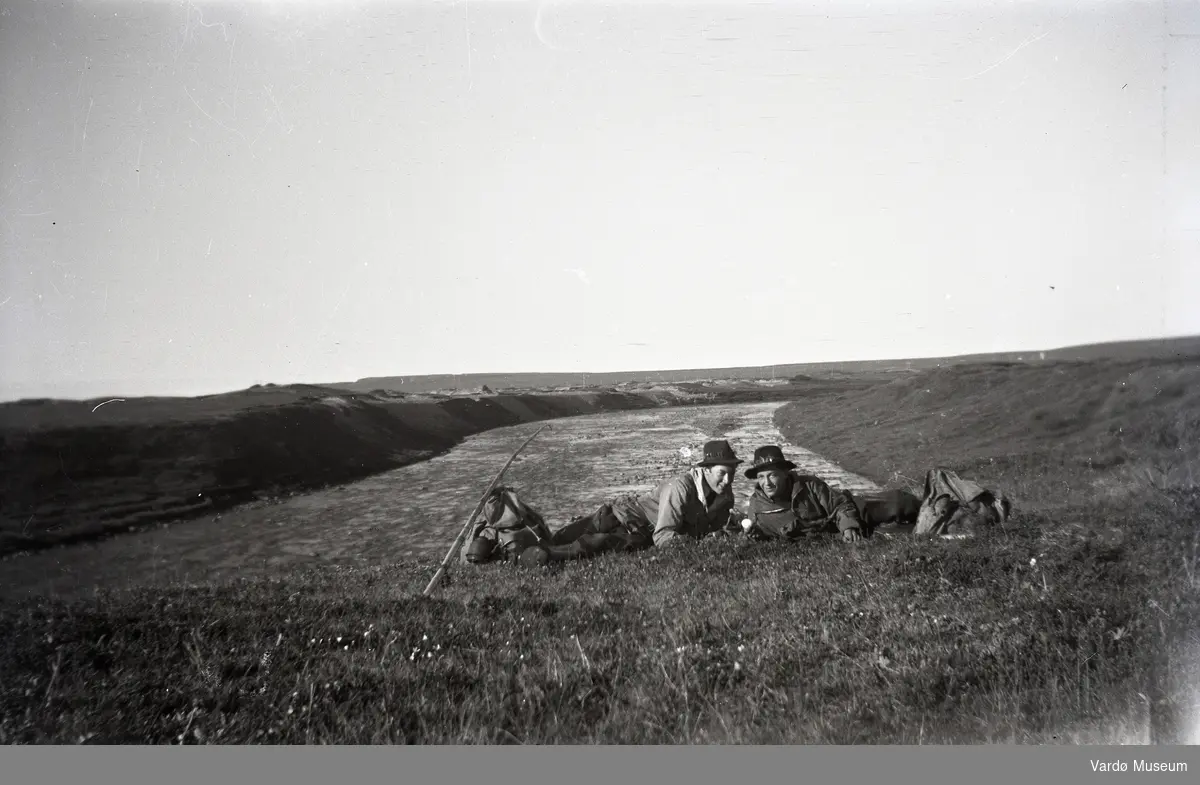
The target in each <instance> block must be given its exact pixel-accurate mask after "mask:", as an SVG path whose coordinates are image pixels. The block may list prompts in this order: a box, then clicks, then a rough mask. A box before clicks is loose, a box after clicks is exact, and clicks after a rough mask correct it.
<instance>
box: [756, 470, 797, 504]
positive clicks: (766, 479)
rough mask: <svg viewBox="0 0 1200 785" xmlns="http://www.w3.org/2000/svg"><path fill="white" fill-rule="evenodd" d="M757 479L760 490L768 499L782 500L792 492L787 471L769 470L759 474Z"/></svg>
mask: <svg viewBox="0 0 1200 785" xmlns="http://www.w3.org/2000/svg"><path fill="white" fill-rule="evenodd" d="M755 479H756V480H758V487H759V489H760V490H761V491H762V492H763V493H765V494H766V495H767V498H768V499H782V498H784V497H786V496H787V494H788V491H789V490H790V487H789V486H790V485H791V483H790V482H789V481H788V471H787V469H767V470H765V471H761V472H759V473H758V476H757V477H756V478H755Z"/></svg>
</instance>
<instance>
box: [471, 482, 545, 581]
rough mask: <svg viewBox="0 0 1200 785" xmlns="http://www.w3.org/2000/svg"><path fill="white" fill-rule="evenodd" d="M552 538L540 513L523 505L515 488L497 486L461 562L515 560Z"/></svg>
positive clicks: (478, 562) (474, 528) (477, 522)
mask: <svg viewBox="0 0 1200 785" xmlns="http://www.w3.org/2000/svg"><path fill="white" fill-rule="evenodd" d="M551 536H552V535H551V532H550V527H549V526H547V525H546V519H545V518H544V517H542V514H541V513H540V512H538V511H537V510H536V509H534V508H533V507H531V506H529V505H528V504H526V503H525V502H524V501H522V500H521V497H520V496H519V495H518V494H517V491H516V490H515V489H514V488H511V487H509V486H505V485H501V486H497V487H496V488H494V489H492V492H491V493H489V494H488V497H487V499H486V500H485V501H484V503H483V507H482V509H481V510H480V512H479V517H477V518H476V519H475V521H474V523H473V524H472V526H471V533H470V535H468V537H467V541H466V542H465V543H464V544H463V547H462V550H461V551H460V553H459V561H460V562H468V563H470V564H482V563H484V562H489V561H493V560H494V559H497V558H503V559H506V560H511V559H514V558H516V557H517V556H518V555H520V553H521V551H523V550H525V549H526V548H528V547H530V546H531V545H538V544H543V543H549V541H550V538H551Z"/></svg>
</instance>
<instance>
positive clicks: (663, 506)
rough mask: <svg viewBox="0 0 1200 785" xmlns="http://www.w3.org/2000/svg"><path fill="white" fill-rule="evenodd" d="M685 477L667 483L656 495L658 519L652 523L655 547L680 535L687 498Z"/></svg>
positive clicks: (686, 479) (686, 480)
mask: <svg viewBox="0 0 1200 785" xmlns="http://www.w3.org/2000/svg"><path fill="white" fill-rule="evenodd" d="M688 479H689V478H687V477H681V478H679V479H676V480H675V481H674V482H669V483H667V484H666V485H665V486H664V487H663V489H662V492H661V493H660V494H659V496H658V521H657V522H656V523H655V524H654V545H655V547H658V546H661V545H666V544H667V543H669V542H671V541H672V540H674V539H675V538H676V537H680V536H682V535H681V534H680V531H679V530H680V529H681V528H682V527H683V525H684V517H683V505H684V501H685V500H686V499H687V488H688Z"/></svg>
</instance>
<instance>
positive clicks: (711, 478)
mask: <svg viewBox="0 0 1200 785" xmlns="http://www.w3.org/2000/svg"><path fill="white" fill-rule="evenodd" d="M704 481H705V482H707V483H708V487H709V488H712V489H713V490H714V491H716V492H717V493H724V492H725V490H726V489H727V488H729V486H730V485H732V484H733V469H731V468H729V467H728V466H706V467H705V468H704Z"/></svg>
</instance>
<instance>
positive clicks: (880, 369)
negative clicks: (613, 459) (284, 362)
mask: <svg viewBox="0 0 1200 785" xmlns="http://www.w3.org/2000/svg"><path fill="white" fill-rule="evenodd" d="M1187 357H1196V358H1198V359H1200V336H1195V335H1193V336H1185V337H1174V338H1152V339H1145V340H1136V341H1114V342H1110V343H1091V344H1079V345H1076V346H1066V347H1060V348H1057V349H1031V350H1028V351H1014V352H991V353H983V354H963V355H956V356H950V357H914V358H907V359H895V360H849V361H845V362H824V363H793V364H786V365H785V364H779V365H758V366H743V367H736V368H695V369H682V370H670V371H611V372H607V373H583V372H570V373H522V372H515V373H464V374H433V375H427V376H369V377H366V378H363V379H359V380H358V381H354V382H334V383H328V384H323V385H321V386H322V387H332V388H335V389H340V390H350V391H354V392H371V391H372V390H394V391H398V392H408V393H423V392H432V391H435V390H453V389H458V390H471V389H473V390H478V389H480V388H481V387H483V386H484V385H486V386H487V387H489V388H491V389H493V390H495V389H513V388H522V389H531V388H551V389H552V388H555V387H576V388H577V387H582V386H589V385H591V386H611V385H615V384H621V383H623V382H651V383H662V384H669V383H678V382H687V381H696V380H699V379H770V378H776V379H788V378H791V377H793V376H796V375H797V374H804V375H806V376H812V377H813V378H818V379H819V378H829V377H831V376H834V377H836V376H840V375H842V374H862V373H872V372H877V373H895V372H898V371H919V370H924V369H926V368H935V367H937V366H941V365H961V364H965V363H1040V362H1086V361H1090V360H1146V359H1183V358H1187Z"/></svg>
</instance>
